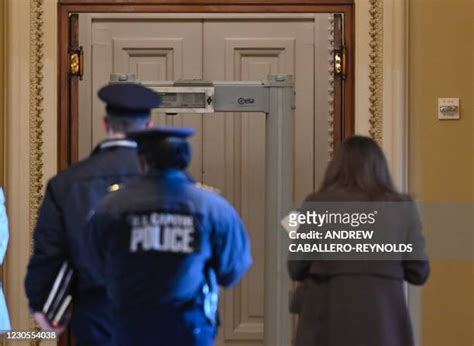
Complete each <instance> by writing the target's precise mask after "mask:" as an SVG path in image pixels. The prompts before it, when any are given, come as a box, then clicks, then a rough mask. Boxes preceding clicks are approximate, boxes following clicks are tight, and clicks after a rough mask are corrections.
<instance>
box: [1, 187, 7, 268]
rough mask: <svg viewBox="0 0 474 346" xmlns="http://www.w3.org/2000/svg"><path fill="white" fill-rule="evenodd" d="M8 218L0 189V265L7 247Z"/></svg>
mask: <svg viewBox="0 0 474 346" xmlns="http://www.w3.org/2000/svg"><path fill="white" fill-rule="evenodd" d="M8 236H9V233H8V218H7V212H6V210H5V196H4V195H3V190H2V188H1V187H0V265H1V264H2V263H3V259H4V257H5V253H6V252H7V245H8Z"/></svg>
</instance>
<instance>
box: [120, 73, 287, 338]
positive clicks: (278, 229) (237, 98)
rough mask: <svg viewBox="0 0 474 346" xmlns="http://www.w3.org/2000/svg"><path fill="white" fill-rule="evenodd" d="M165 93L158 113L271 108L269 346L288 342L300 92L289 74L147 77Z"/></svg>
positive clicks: (267, 258)
mask: <svg viewBox="0 0 474 346" xmlns="http://www.w3.org/2000/svg"><path fill="white" fill-rule="evenodd" d="M120 82H129V83H130V82H138V81H136V80H135V78H134V76H133V75H130V74H112V76H111V83H120ZM142 84H143V85H145V86H147V87H149V88H151V89H153V90H155V91H156V92H157V93H159V94H160V95H161V97H162V103H161V105H160V106H159V107H158V108H157V109H156V110H155V111H158V112H159V113H166V114H178V113H196V114H201V113H214V112H246V113H248V112H259V113H261V112H263V113H266V136H265V138H266V204H265V205H266V207H265V208H266V220H265V221H266V223H265V225H266V232H267V233H266V236H265V239H266V243H265V251H266V256H265V269H266V270H265V282H266V283H267V284H268V285H269V287H268V290H267V292H268V294H266V295H265V314H266V316H268V317H270V318H269V319H267V321H266V324H265V331H266V332H265V344H266V345H272V346H274V345H288V344H289V343H290V335H289V325H290V320H289V313H288V310H287V307H288V289H289V279H288V275H287V273H286V258H287V247H286V246H285V240H286V237H285V235H284V232H283V230H282V226H281V225H280V220H281V219H282V218H283V217H284V216H285V215H286V214H287V213H288V211H289V210H291V208H292V206H293V205H292V204H293V142H294V141H293V135H294V119H293V113H294V110H295V97H294V96H295V92H294V83H293V77H292V76H290V75H269V76H268V77H267V79H266V80H263V81H249V82H247V81H243V82H226V81H224V82H217V81H203V80H180V81H156V82H142Z"/></svg>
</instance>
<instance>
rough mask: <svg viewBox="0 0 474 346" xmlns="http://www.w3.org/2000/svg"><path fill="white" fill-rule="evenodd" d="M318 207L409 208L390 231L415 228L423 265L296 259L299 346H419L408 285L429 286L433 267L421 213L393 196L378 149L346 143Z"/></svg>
mask: <svg viewBox="0 0 474 346" xmlns="http://www.w3.org/2000/svg"><path fill="white" fill-rule="evenodd" d="M313 202H314V203H319V204H324V203H328V204H330V203H334V202H357V203H359V202H363V203H366V202H368V203H371V202H375V203H378V202H382V203H385V202H389V203H391V202H394V204H396V205H397V204H404V205H408V206H409V207H408V208H406V207H404V208H400V210H398V209H397V210H394V211H393V214H396V215H395V219H396V220H397V225H396V227H387V228H389V230H387V232H398V231H400V232H401V231H404V230H408V229H409V230H410V232H411V233H413V234H414V238H416V239H418V246H421V252H422V253H423V256H422V257H423V258H420V257H417V258H414V259H404V258H400V259H399V260H393V259H392V260H390V261H389V260H365V259H362V260H357V261H352V260H348V259H344V260H337V261H335V260H334V261H331V260H326V261H324V260H316V259H312V260H301V259H299V260H292V259H291V257H290V259H289V261H288V270H289V274H290V277H291V278H292V279H293V280H294V281H299V282H300V284H299V286H298V288H297V289H296V291H295V293H294V295H293V299H292V306H291V307H290V310H291V312H293V313H297V314H298V315H299V319H298V327H297V331H296V338H295V345H296V346H413V345H414V341H413V333H412V328H411V324H410V319H409V314H408V309H407V306H406V301H405V296H404V285H403V283H404V281H407V282H410V283H412V284H416V285H421V284H423V283H424V282H425V281H426V280H427V278H428V275H429V262H428V260H427V257H426V255H424V250H423V247H424V240H423V236H422V234H421V222H420V220H419V217H418V214H417V211H416V207H415V206H414V203H413V202H412V200H411V198H410V196H408V195H404V194H401V193H399V192H398V191H397V190H396V189H395V187H394V185H393V182H392V179H391V176H390V173H389V170H388V165H387V161H386V159H385V156H384V154H383V152H382V149H381V148H380V147H379V146H378V145H377V143H376V142H375V141H373V140H372V139H370V138H367V137H362V136H353V137H351V138H349V139H347V140H345V141H344V142H343V143H342V145H341V147H340V148H339V149H338V150H337V151H336V153H335V155H334V158H333V159H332V161H331V162H330V163H329V166H328V168H327V170H326V174H325V177H324V179H323V182H322V184H321V187H320V188H319V190H318V191H316V192H314V193H312V194H310V195H309V196H308V197H307V198H306V200H305V203H306V204H311V203H313ZM398 202H401V203H398ZM305 203H303V205H304V204H305ZM413 234H412V235H413Z"/></svg>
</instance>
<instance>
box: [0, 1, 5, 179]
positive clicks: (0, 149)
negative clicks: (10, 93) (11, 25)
mask: <svg viewBox="0 0 474 346" xmlns="http://www.w3.org/2000/svg"><path fill="white" fill-rule="evenodd" d="M5 22H6V17H5V1H4V0H0V185H2V186H3V185H4V183H5V180H4V179H5V162H4V160H5V155H4V153H5V118H6V113H5V45H6V42H5V29H6V23H5Z"/></svg>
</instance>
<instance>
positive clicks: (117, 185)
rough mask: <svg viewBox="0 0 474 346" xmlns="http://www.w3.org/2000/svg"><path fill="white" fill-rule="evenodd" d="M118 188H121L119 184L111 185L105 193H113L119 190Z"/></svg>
mask: <svg viewBox="0 0 474 346" xmlns="http://www.w3.org/2000/svg"><path fill="white" fill-rule="evenodd" d="M120 188H121V186H120V184H112V185H110V186H109V187H108V188H107V191H108V192H115V191H118V190H120Z"/></svg>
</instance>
